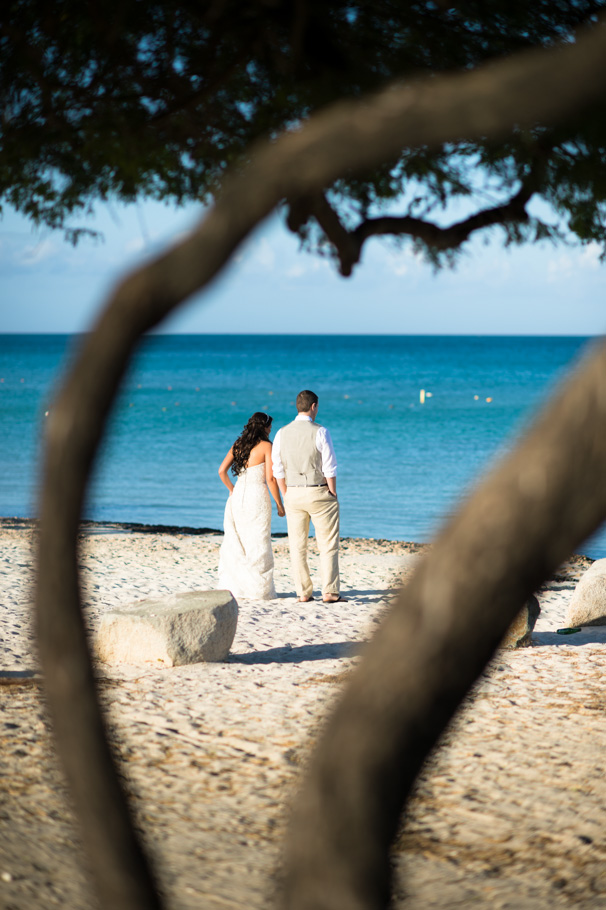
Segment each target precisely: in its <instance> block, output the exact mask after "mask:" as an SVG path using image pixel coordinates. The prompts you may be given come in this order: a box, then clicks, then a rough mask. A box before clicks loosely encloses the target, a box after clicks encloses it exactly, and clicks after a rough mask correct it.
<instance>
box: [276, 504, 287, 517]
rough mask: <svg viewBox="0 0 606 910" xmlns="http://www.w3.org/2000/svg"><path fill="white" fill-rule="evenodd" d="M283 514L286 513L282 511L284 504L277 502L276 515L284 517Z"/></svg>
mask: <svg viewBox="0 0 606 910" xmlns="http://www.w3.org/2000/svg"><path fill="white" fill-rule="evenodd" d="M285 515H286V512H285V511H284V506H283V505H282V503H278V516H279V517H280V518H284V516H285Z"/></svg>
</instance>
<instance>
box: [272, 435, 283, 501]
mask: <svg viewBox="0 0 606 910" xmlns="http://www.w3.org/2000/svg"><path fill="white" fill-rule="evenodd" d="M271 462H272V470H273V473H274V477H275V479H276V482H277V484H278V488H279V490H280V493H281V494H282V496H285V495H286V480H285V479H284V465H283V464H282V456H281V455H280V430H278V432H277V433H276V436H275V439H274V444H273V446H272V448H271Z"/></svg>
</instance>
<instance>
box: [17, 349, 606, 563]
mask: <svg viewBox="0 0 606 910" xmlns="http://www.w3.org/2000/svg"><path fill="white" fill-rule="evenodd" d="M77 343H78V338H77V337H76V338H74V337H66V336H56V335H48V336H40V335H4V336H0V379H2V380H4V381H3V382H0V433H1V442H0V515H3V516H18V517H30V516H33V515H35V513H36V498H37V492H36V485H37V476H38V464H39V440H40V435H41V434H40V430H41V427H42V426H43V423H44V419H45V417H44V414H45V411H47V410H48V409H49V407H50V406H51V401H52V394H53V388H54V387H55V384H56V383H57V381H58V378H59V376H60V375H61V373H62V371H63V370H64V369H65V365H66V363H67V360H68V359H69V355H70V352H71V351H72V350H73V346H74V345H76V344H77ZM586 343H587V339H582V338H536V337H532V338H523V337H522V338H520V337H515V338H494V337H490V338H481V337H427V336H424V337H414V336H405V337H402V336H397V337H383V336H233V335H230V336H216V335H215V336H154V337H149V338H147V339H145V341H144V343H143V345H142V347H141V349H140V352H139V354H138V356H137V358H136V360H135V362H134V364H133V367H132V369H131V371H130V374H129V376H128V378H127V380H126V382H125V385H124V388H123V390H122V393H121V396H120V400H119V402H118V405H117V408H116V410H115V413H114V415H113V417H112V421H111V427H110V432H109V434H108V437H107V441H106V443H105V446H104V449H103V452H102V455H101V458H100V462H99V465H98V468H97V471H96V475H95V480H94V483H93V486H92V489H91V492H90V496H89V501H88V504H87V508H86V515H85V517H87V518H92V519H95V520H99V521H127V522H145V523H150V524H169V525H183V526H185V525H187V526H192V527H211V528H221V526H222V516H223V508H224V504H225V497H226V492H225V489H224V487H223V486H222V484H221V482H220V481H219V478H218V475H217V468H218V466H219V464H220V462H221V460H222V458H223V456H224V455H225V453H226V452H227V450H228V449H229V447H230V445H231V444H232V442H233V440H234V439H235V437H236V436H237V435H238V434H239V432H240V431H241V428H242V426H243V424H244V423H245V422H246V420H247V419H248V417H249V416H250V414H251V413H252V412H253V411H256V410H263V409H266V410H268V412H269V413H270V414H272V416H273V417H274V430H275V429H276V428H277V427H278V426H280V425H281V424H283V423H286V422H287V421H288V420H290V419H292V417H293V416H294V399H295V396H296V394H297V392H298V391H299V390H300V389H301V388H311V389H313V390H314V391H316V392H317V393H318V395H319V397H320V412H319V417H318V419H319V422H321V423H324V424H326V426H328V427H329V429H330V431H331V434H332V437H333V441H334V444H335V449H336V452H337V458H338V462H339V473H338V487H339V497H340V500H341V510H342V511H341V515H342V534H343V535H345V536H364V537H383V538H389V539H399V540H417V541H427V540H430V539H431V537H432V535H433V534H434V533H435V530H436V528H437V527H438V526H439V524H440V522H441V521H442V520H443V519H444V518H445V517H446V516H447V515H448V514H449V513H450V512H451V511H452V509H453V508H454V507H455V506H456V503H457V501H458V500H459V498H460V497H461V495H462V494H463V493H464V492H465V490H466V489H467V488H468V486H469V485H470V484H471V483H472V482H473V481H474V479H475V478H476V477H477V476H478V474H479V473H480V472H481V471H482V470H484V468H485V467H486V466H487V465H488V464H489V462H490V459H491V457H492V456H494V454H495V453H496V452H498V451H501V450H503V449H504V448H506V447H507V446H509V445H510V444H511V443H512V441H513V440H514V439H515V436H516V434H517V433H518V432H519V431H520V429H521V428H522V427H523V426H524V424H525V423H526V421H527V420H528V419H529V418H530V415H531V414H532V412H533V409H534V408H536V406H537V405H538V404H539V403H540V402H541V401H543V400H544V399H545V397H546V396H547V395H548V393H549V391H550V390H551V389H552V388H553V385H554V383H555V382H556V381H557V380H558V379H559V378H561V376H562V375H563V374H564V373H565V371H566V370H567V369H570V368H571V366H572V364H573V363H574V361H575V359H576V358H577V357H578V355H579V353H580V352H581V351H582V349H583V347H584V346H585V344H586ZM100 381H102V379H101V380H100ZM421 389H425V390H426V392H429V393H431V395H430V396H427V397H426V400H425V404H421V403H420V390H421ZM475 396H477V398H476V397H475ZM487 398H491V399H492V401H491V402H487V401H486V399H487ZM273 529H274V531H282V530H285V523H284V521H283V520H281V519H279V518H277V517H276V516H275V515H274V519H273ZM584 549H585V551H586V552H588V553H590V555H592V556H606V534H604V532H601V533H600V534H599V535H597V536H596V538H595V539H594V540H593V541H591V542H590V543H589V544H587V545H586V546H585V547H584Z"/></svg>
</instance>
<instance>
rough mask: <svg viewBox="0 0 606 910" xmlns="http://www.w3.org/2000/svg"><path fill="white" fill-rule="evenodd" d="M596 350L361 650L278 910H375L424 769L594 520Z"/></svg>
mask: <svg viewBox="0 0 606 910" xmlns="http://www.w3.org/2000/svg"><path fill="white" fill-rule="evenodd" d="M605 383H606V345H605V344H603V343H602V344H600V346H599V347H598V348H597V349H596V350H595V351H593V352H592V353H591V356H588V357H586V360H585V362H584V364H583V365H582V366H581V367H580V368H579V369H577V370H576V371H575V372H573V373H572V375H571V377H570V378H569V379H568V381H567V384H566V385H565V386H564V387H563V388H562V389H561V390H560V392H559V394H557V395H556V396H555V398H554V400H553V401H552V402H551V403H550V404H549V405H548V406H547V408H546V409H545V410H544V412H543V413H542V415H540V417H539V419H537V420H536V421H535V423H534V425H533V428H532V429H531V431H530V432H529V434H528V435H527V436H526V438H525V439H523V440H522V441H521V442H520V443H519V444H518V445H517V447H516V448H515V449H514V451H513V452H512V453H511V454H510V455H509V456H508V457H507V459H506V460H505V461H504V462H503V463H502V464H501V465H500V466H499V467H497V468H496V469H495V470H493V471H492V473H491V474H489V475H488V476H487V477H486V478H485V479H484V480H483V481H482V482H481V483H480V484H479V485H478V487H477V489H476V490H475V492H474V493H473V494H472V496H471V497H470V499H469V500H468V501H467V502H466V503H465V504H464V505H463V506H462V507H461V508H460V509H459V510H458V512H457V514H456V515H455V516H454V518H453V519H452V520H451V521H450V522H449V524H448V525H447V526H446V527H445V528H444V529H443V531H442V532H441V533H440V535H439V536H438V538H437V539H436V540H435V542H434V545H433V546H432V549H431V552H430V554H429V555H428V556H427V557H426V558H425V560H424V561H423V563H422V564H421V566H420V568H419V569H417V571H416V572H415V574H414V576H413V577H412V579H411V580H410V582H409V583H408V585H407V586H406V587H404V588H403V589H402V590H401V591H400V593H399V596H398V600H397V602H396V604H395V606H394V607H393V608H392V610H391V612H390V613H389V614H388V616H387V617H386V619H385V620H384V621H383V623H382V624H381V626H380V628H379V630H378V632H377V633H376V635H375V637H374V638H373V640H372V641H371V642H370V644H369V645H368V646H367V648H366V652H365V654H364V658H363V661H362V663H361V664H360V665H359V667H358V668H357V670H356V671H355V673H354V674H353V677H352V679H351V682H350V684H349V685H348V688H347V690H346V692H345V695H344V697H343V699H342V700H341V703H340V704H339V705H338V707H337V709H336V711H335V712H334V714H333V716H332V718H331V719H330V722H329V723H328V725H327V728H326V732H325V735H324V737H323V739H322V741H321V743H320V745H319V747H318V748H317V750H316V753H315V755H314V757H313V761H312V766H311V768H310V772H309V775H308V778H307V780H306V783H305V786H304V789H303V791H302V793H301V794H300V797H299V799H298V800H297V806H296V811H295V814H294V818H293V820H292V823H291V828H290V836H289V838H288V841H287V857H286V858H287V876H286V888H285V897H284V906H285V907H286V908H288V910H312V908H313V910H341V908H343V907H347V908H348V910H379V908H382V907H385V906H386V905H387V903H388V900H389V892H390V865H389V845H390V843H391V841H392V839H393V837H394V836H395V834H396V830H397V825H398V821H399V818H400V815H401V811H402V808H403V806H404V802H405V800H406V798H407V797H408V795H409V794H410V790H411V787H412V785H413V783H414V780H415V778H416V775H417V774H418V772H419V770H420V768H421V766H422V764H423V762H424V760H425V758H426V756H427V755H428V754H429V752H430V750H431V749H432V748H433V746H434V745H435V743H436V742H437V740H438V738H439V736H440V735H441V733H442V732H443V730H444V729H445V727H446V726H447V724H448V723H449V721H450V720H451V718H452V716H453V714H454V712H455V711H456V709H457V707H458V705H459V704H460V702H461V701H462V699H463V698H464V696H465V695H466V693H467V692H468V691H469V689H470V687H471V686H472V684H473V683H474V681H475V680H476V679H477V677H478V676H479V674H480V673H481V672H482V670H483V669H484V667H485V666H486V664H487V662H488V661H489V660H490V658H491V656H492V655H493V653H494V651H495V649H496V648H497V646H498V644H499V642H500V641H501V639H502V638H503V636H504V634H505V632H506V630H507V628H508V626H509V624H510V623H511V621H512V620H513V619H514V617H515V615H516V614H517V612H518V611H519V610H520V608H521V607H522V605H523V604H524V602H525V601H526V600H527V599H528V598H529V597H530V595H531V594H533V593H534V592H535V591H536V590H537V589H538V588H539V586H540V585H541V583H542V582H543V581H544V580H545V579H546V578H548V577H549V576H550V575H551V574H552V573H553V572H554V571H555V570H556V569H557V568H558V567H559V566H560V565H561V564H562V562H563V561H564V560H565V559H566V558H568V557H569V556H570V554H571V553H572V552H574V550H575V548H576V547H578V545H579V544H580V543H581V542H582V541H583V540H585V539H586V538H587V537H588V536H589V535H590V534H591V533H593V532H594V531H595V530H596V529H597V528H598V526H599V525H600V524H601V522H602V521H603V520H604V517H605V516H606V483H605V482H604V469H605V466H606V432H605V431H606V395H605V394H604V388H605Z"/></svg>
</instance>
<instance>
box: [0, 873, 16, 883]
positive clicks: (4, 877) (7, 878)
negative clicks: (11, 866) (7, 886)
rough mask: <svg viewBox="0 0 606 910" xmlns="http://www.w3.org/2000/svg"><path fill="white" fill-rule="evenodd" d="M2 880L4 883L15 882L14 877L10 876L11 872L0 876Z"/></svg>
mask: <svg viewBox="0 0 606 910" xmlns="http://www.w3.org/2000/svg"><path fill="white" fill-rule="evenodd" d="M0 878H1V879H2V881H3V882H12V880H13V876H12V875H11V874H10V872H3V873H2V875H0Z"/></svg>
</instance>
